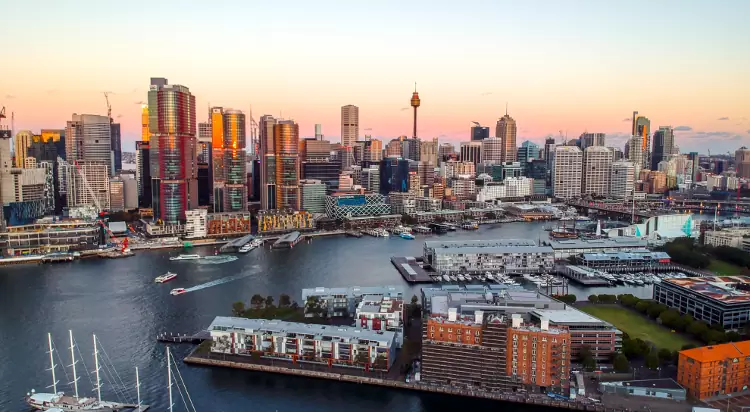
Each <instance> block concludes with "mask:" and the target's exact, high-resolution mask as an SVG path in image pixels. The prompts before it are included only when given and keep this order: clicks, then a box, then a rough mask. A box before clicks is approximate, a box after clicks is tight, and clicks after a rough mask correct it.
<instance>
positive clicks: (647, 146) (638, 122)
mask: <svg viewBox="0 0 750 412" xmlns="http://www.w3.org/2000/svg"><path fill="white" fill-rule="evenodd" d="M631 134H632V135H633V136H639V137H641V139H642V140H641V157H642V159H641V161H640V162H639V164H640V165H641V167H642V168H647V167H649V166H650V165H651V121H650V120H648V118H647V117H645V116H639V115H638V112H633V130H632V133H631Z"/></svg>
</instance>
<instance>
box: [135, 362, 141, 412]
mask: <svg viewBox="0 0 750 412" xmlns="http://www.w3.org/2000/svg"><path fill="white" fill-rule="evenodd" d="M135 393H136V396H138V412H141V380H140V378H138V367H137V366H136V367H135Z"/></svg>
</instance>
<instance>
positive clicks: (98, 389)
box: [94, 335, 102, 402]
mask: <svg viewBox="0 0 750 412" xmlns="http://www.w3.org/2000/svg"><path fill="white" fill-rule="evenodd" d="M94 367H95V368H96V370H95V372H96V397H97V398H98V399H99V402H101V401H102V381H101V380H100V379H99V351H98V350H97V349H96V335H94Z"/></svg>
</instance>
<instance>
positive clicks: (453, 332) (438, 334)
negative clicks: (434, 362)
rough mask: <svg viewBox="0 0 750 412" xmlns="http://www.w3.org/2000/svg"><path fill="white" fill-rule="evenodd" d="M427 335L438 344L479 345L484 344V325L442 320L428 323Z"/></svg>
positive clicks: (435, 319)
mask: <svg viewBox="0 0 750 412" xmlns="http://www.w3.org/2000/svg"><path fill="white" fill-rule="evenodd" d="M427 334H428V336H429V338H430V339H431V340H434V341H437V342H450V343H463V344H466V345H479V344H480V343H482V324H481V323H480V324H464V323H459V322H445V321H444V319H442V318H434V319H429V320H428V321H427Z"/></svg>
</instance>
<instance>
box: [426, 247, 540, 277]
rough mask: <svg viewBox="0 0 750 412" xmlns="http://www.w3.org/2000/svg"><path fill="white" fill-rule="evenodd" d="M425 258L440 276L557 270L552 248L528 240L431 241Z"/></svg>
mask: <svg viewBox="0 0 750 412" xmlns="http://www.w3.org/2000/svg"><path fill="white" fill-rule="evenodd" d="M423 257H424V261H425V263H426V264H428V265H430V267H432V269H433V270H435V271H436V272H437V273H439V274H448V273H485V272H487V271H490V272H504V273H536V272H542V271H549V270H551V269H552V267H553V266H554V258H553V251H552V248H550V247H549V246H537V245H536V243H535V242H534V241H532V240H527V239H497V240H465V241H454V242H443V241H427V242H425V244H424V253H423Z"/></svg>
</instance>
